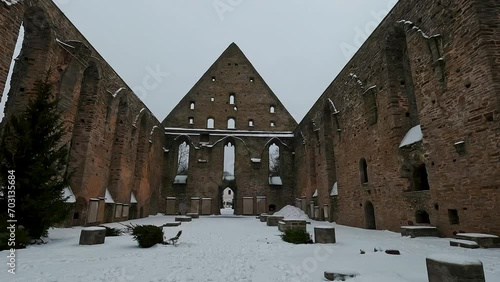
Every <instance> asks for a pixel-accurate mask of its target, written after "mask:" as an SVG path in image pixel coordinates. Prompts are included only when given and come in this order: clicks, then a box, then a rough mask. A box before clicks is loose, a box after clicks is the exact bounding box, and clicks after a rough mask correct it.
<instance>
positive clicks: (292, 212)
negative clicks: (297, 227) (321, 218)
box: [274, 205, 309, 219]
mask: <svg viewBox="0 0 500 282" xmlns="http://www.w3.org/2000/svg"><path fill="white" fill-rule="evenodd" d="M274 215H282V216H284V217H285V218H293V219H309V217H308V216H307V214H305V213H304V212H303V211H302V210H301V209H299V208H297V207H294V206H290V205H288V206H285V207H284V208H282V209H281V210H279V211H277V212H275V213H274Z"/></svg>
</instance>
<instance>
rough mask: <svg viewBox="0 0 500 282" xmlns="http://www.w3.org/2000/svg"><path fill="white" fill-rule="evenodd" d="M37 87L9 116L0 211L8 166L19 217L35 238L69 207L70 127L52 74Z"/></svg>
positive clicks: (0, 148) (0, 154)
mask: <svg viewBox="0 0 500 282" xmlns="http://www.w3.org/2000/svg"><path fill="white" fill-rule="evenodd" d="M36 92H37V95H36V98H35V99H34V100H33V101H31V102H30V103H29V105H28V107H27V109H26V111H25V112H24V113H21V114H19V115H13V116H11V117H9V119H8V121H7V123H6V125H5V128H4V134H3V136H2V140H1V144H0V169H1V171H0V175H1V179H0V181H1V183H0V184H1V185H0V189H2V190H3V191H0V192H3V193H0V195H1V194H3V197H2V198H3V199H2V200H1V201H3V203H2V205H1V206H2V211H1V212H2V213H5V212H6V211H7V199H6V198H7V190H6V187H8V177H7V176H8V171H14V175H15V182H16V183H15V187H16V189H15V191H16V197H15V199H16V204H15V219H16V220H17V225H18V226H21V225H22V226H23V227H24V229H25V230H26V231H27V234H28V236H29V237H30V238H32V239H39V238H40V237H42V236H44V235H46V234H47V231H48V229H49V228H50V227H52V226H54V225H55V224H57V223H59V222H61V221H63V220H64V219H65V218H66V216H67V214H68V212H69V207H68V205H67V204H65V202H64V201H65V199H64V198H63V197H64V196H63V190H64V188H65V187H67V186H68V185H69V178H70V176H69V175H68V173H66V165H67V160H68V153H69V150H68V147H67V145H65V144H61V142H62V138H63V136H64V134H65V133H66V129H65V127H64V124H63V120H62V118H61V117H62V116H61V114H60V113H59V112H58V110H57V104H58V101H57V100H56V99H54V98H53V97H52V83H50V82H49V79H48V75H47V78H46V79H45V80H44V81H39V82H37V83H36ZM2 231H3V230H2ZM0 232H1V231H0Z"/></svg>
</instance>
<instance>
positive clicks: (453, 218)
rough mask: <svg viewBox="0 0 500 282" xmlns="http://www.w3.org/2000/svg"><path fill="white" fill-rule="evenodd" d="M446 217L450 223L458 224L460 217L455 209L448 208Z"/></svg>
mask: <svg viewBox="0 0 500 282" xmlns="http://www.w3.org/2000/svg"><path fill="white" fill-rule="evenodd" d="M448 219H449V220H450V224H460V218H459V217H458V211H457V210H456V209H448Z"/></svg>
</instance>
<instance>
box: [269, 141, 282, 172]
mask: <svg viewBox="0 0 500 282" xmlns="http://www.w3.org/2000/svg"><path fill="white" fill-rule="evenodd" d="M280 167H281V165H280V147H279V146H277V145H276V144H272V145H271V146H269V176H271V177H272V176H279V175H280Z"/></svg>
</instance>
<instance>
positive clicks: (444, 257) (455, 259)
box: [427, 254, 483, 265]
mask: <svg viewBox="0 0 500 282" xmlns="http://www.w3.org/2000/svg"><path fill="white" fill-rule="evenodd" d="M427 258H428V259H431V260H434V261H439V262H445V263H453V264H460V265H482V264H483V263H482V262H481V261H480V260H478V259H476V258H470V257H465V256H459V255H456V254H436V255H430V256H428V257H427Z"/></svg>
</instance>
